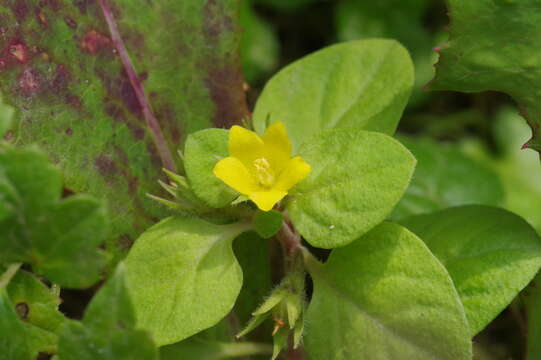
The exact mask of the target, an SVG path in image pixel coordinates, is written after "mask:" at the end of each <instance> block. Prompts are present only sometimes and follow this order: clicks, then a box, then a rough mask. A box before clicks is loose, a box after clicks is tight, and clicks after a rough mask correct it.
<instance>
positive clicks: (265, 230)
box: [254, 210, 284, 239]
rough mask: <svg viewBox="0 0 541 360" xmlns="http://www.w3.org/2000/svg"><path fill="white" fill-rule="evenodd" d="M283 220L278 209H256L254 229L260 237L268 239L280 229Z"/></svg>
mask: <svg viewBox="0 0 541 360" xmlns="http://www.w3.org/2000/svg"><path fill="white" fill-rule="evenodd" d="M283 220H284V215H283V214H282V213H281V212H279V211H276V210H271V211H261V210H258V211H257V212H256V214H255V216H254V230H255V231H256V232H257V234H258V235H259V236H261V237H262V238H264V239H269V238H271V237H273V236H274V235H276V233H278V231H280V229H281V228H282V222H283Z"/></svg>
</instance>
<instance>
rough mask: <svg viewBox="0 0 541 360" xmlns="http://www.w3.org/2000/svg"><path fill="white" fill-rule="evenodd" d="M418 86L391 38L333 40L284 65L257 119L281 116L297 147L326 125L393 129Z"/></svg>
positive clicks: (260, 124) (264, 122)
mask: <svg viewBox="0 0 541 360" xmlns="http://www.w3.org/2000/svg"><path fill="white" fill-rule="evenodd" d="M412 85H413V65H412V63H411V60H410V57H409V55H408V52H407V51H406V49H404V48H403V47H402V46H401V45H400V44H399V43H397V42H395V41H391V40H378V39H376V40H363V41H352V42H347V43H343V44H338V45H333V46H330V47H327V48H325V49H323V50H320V51H317V52H315V53H313V54H310V55H308V56H306V57H305V58H303V59H301V60H298V61H296V62H294V63H293V64H291V65H289V66H287V67H285V68H284V69H282V70H281V71H280V72H279V73H278V74H276V75H275V76H274V77H273V78H272V79H271V80H270V81H269V82H268V83H267V85H266V86H265V88H264V89H263V93H262V94H261V96H260V97H259V99H258V101H257V104H256V106H255V110H254V116H253V123H254V127H255V129H256V131H257V132H258V133H262V132H263V131H264V130H265V128H266V127H267V126H268V125H269V122H270V123H273V122H276V121H282V122H284V124H285V125H286V127H287V130H288V133H289V135H290V137H291V139H292V141H293V143H294V145H295V147H296V148H297V149H298V148H299V146H301V145H302V144H303V143H304V142H305V141H307V140H308V139H309V138H310V137H311V136H313V135H315V134H317V133H319V132H320V131H321V130H324V129H329V128H336V127H358V128H362V129H365V130H372V131H380V132H384V133H387V134H391V135H392V134H393V133H394V131H395V129H396V126H397V124H398V121H399V120H400V116H401V115H402V111H403V110H404V107H405V106H406V102H407V100H408V97H409V94H410V91H411V87H412Z"/></svg>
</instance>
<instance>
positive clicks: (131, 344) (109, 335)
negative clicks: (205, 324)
mask: <svg viewBox="0 0 541 360" xmlns="http://www.w3.org/2000/svg"><path fill="white" fill-rule="evenodd" d="M134 326H135V316H134V313H133V308H132V304H131V302H130V298H129V296H128V292H127V289H126V285H125V270H124V265H123V264H119V265H118V267H117V270H116V271H115V274H114V275H113V277H112V278H111V279H110V280H109V281H108V282H107V283H106V284H105V285H104V286H103V288H101V289H100V291H99V292H98V293H97V294H96V295H95V296H94V298H93V299H92V301H91V302H90V305H89V306H88V308H87V310H86V311H85V315H84V318H83V321H82V323H81V322H78V321H69V322H66V323H64V324H63V325H62V332H61V336H60V344H59V352H58V360H132V359H140V360H157V359H158V351H157V349H156V347H155V345H154V343H153V341H152V339H151V338H150V336H149V335H148V334H147V333H146V332H145V331H142V330H134Z"/></svg>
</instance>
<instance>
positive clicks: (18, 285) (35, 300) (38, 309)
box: [7, 270, 65, 333]
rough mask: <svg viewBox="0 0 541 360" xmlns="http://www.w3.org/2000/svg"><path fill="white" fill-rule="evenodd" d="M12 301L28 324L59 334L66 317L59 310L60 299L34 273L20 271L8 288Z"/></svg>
mask: <svg viewBox="0 0 541 360" xmlns="http://www.w3.org/2000/svg"><path fill="white" fill-rule="evenodd" d="M7 293H8V295H9V299H10V301H11V302H12V303H13V304H15V306H16V307H17V306H19V308H21V309H22V310H21V311H22V312H23V313H24V314H23V315H24V320H25V321H26V322H27V323H28V324H32V325H34V326H37V327H39V328H41V329H43V330H47V331H51V332H55V333H56V332H57V331H58V328H59V327H60V325H61V324H62V323H63V322H64V320H65V317H64V315H62V313H61V312H60V311H59V310H58V306H59V305H60V299H59V297H58V294H56V293H55V291H54V290H53V289H50V288H48V287H47V286H46V285H45V284H44V283H43V282H41V281H40V280H39V279H38V278H37V277H36V276H34V275H33V274H32V273H29V272H27V271H24V270H19V271H18V272H17V274H16V275H15V276H14V277H13V279H12V280H11V281H10V282H9V284H8V286H7Z"/></svg>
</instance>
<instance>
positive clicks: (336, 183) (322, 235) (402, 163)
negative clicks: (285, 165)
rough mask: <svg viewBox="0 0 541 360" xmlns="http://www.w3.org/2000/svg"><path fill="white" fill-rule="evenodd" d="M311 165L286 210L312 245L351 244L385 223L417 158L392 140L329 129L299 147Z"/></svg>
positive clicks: (357, 131) (375, 135) (368, 134)
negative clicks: (381, 223)
mask: <svg viewBox="0 0 541 360" xmlns="http://www.w3.org/2000/svg"><path fill="white" fill-rule="evenodd" d="M299 155H300V156H302V158H303V159H305V160H306V162H308V163H309V164H310V165H311V166H312V171H311V173H310V175H309V176H308V178H307V179H306V180H304V181H303V182H301V183H300V184H299V185H298V186H296V187H295V188H294V192H293V193H292V199H291V201H290V202H289V204H288V211H289V215H290V217H291V220H292V221H293V223H294V224H295V227H296V228H297V229H298V230H299V232H300V233H301V234H302V236H303V237H304V238H305V239H306V240H307V241H308V242H309V243H310V244H312V245H313V246H316V247H321V248H334V247H338V246H343V245H347V244H348V243H350V242H352V241H353V240H355V239H357V238H358V237H359V236H361V235H363V234H364V233H366V232H367V231H369V230H370V229H372V228H373V227H374V226H376V225H377V224H379V223H380V222H382V221H383V220H384V219H385V217H386V216H387V215H389V213H390V212H391V210H392V209H393V207H394V206H395V205H396V203H397V202H398V201H399V200H400V198H401V197H402V195H403V193H404V191H405V190H406V188H407V186H408V184H409V181H410V178H411V175H412V173H413V169H414V166H415V159H414V158H413V156H412V155H411V153H410V152H409V151H408V150H407V149H406V148H405V147H403V146H402V145H401V144H400V143H399V142H398V141H396V140H394V139H393V138H391V137H389V136H387V135H384V134H381V133H376V132H368V131H363V130H358V129H337V130H325V131H323V132H322V133H321V134H320V135H317V136H315V137H313V138H312V139H311V140H310V141H309V142H308V143H306V144H305V145H304V146H303V147H302V148H301V149H300V154H299Z"/></svg>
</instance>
